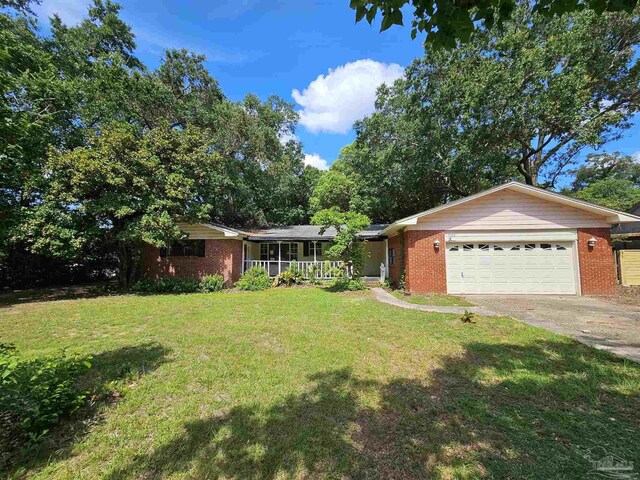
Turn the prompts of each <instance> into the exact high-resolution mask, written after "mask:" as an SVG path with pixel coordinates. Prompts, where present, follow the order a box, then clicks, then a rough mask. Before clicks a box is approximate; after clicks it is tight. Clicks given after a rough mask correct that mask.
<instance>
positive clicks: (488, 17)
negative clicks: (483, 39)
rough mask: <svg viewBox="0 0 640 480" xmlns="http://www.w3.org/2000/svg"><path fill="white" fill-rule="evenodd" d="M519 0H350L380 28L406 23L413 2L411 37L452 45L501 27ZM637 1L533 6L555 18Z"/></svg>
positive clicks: (543, 1) (547, 1)
mask: <svg viewBox="0 0 640 480" xmlns="http://www.w3.org/2000/svg"><path fill="white" fill-rule="evenodd" d="M516 3H517V2H516V0H471V1H464V2H461V1H458V0H438V1H434V0H350V6H351V8H352V9H354V10H355V11H356V22H359V21H361V20H363V19H366V20H367V22H369V24H371V23H372V22H373V20H374V18H376V16H377V15H378V13H380V14H381V16H382V21H381V24H380V31H381V32H383V31H385V30H387V29H388V28H390V27H391V26H393V25H403V24H404V14H403V11H402V10H403V8H405V7H407V8H408V6H409V5H410V6H411V7H412V8H413V12H412V15H411V17H412V18H411V38H415V37H416V36H417V35H418V32H420V33H425V34H426V39H425V44H429V45H432V46H443V45H444V46H447V47H449V48H453V47H454V46H455V45H456V41H462V42H467V41H468V40H469V38H470V36H471V35H472V33H473V32H474V31H476V30H477V29H481V28H491V27H492V26H493V25H494V24H497V26H498V27H501V26H502V24H503V22H504V21H506V20H509V19H511V15H512V13H513V10H514V9H515V7H516ZM636 4H637V1H636V0H615V1H614V0H605V1H586V2H585V1H583V0H534V1H532V2H530V5H531V7H532V8H533V10H534V11H535V12H537V13H540V14H541V15H544V16H546V17H553V16H555V15H561V14H563V13H572V12H578V11H582V10H584V9H589V10H591V11H593V12H595V13H596V14H601V13H602V12H605V11H606V12H618V11H626V12H632V11H633V9H634V8H635V6H636Z"/></svg>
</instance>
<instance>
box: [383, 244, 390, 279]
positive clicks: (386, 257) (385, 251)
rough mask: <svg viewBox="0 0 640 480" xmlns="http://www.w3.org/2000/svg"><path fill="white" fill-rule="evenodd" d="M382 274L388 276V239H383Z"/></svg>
mask: <svg viewBox="0 0 640 480" xmlns="http://www.w3.org/2000/svg"><path fill="white" fill-rule="evenodd" d="M384 276H385V278H389V239H388V238H385V239H384Z"/></svg>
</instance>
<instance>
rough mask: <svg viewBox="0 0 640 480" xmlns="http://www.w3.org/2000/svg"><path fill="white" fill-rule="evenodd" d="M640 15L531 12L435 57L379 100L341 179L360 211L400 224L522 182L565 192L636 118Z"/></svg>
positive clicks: (359, 127)
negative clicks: (564, 179)
mask: <svg viewBox="0 0 640 480" xmlns="http://www.w3.org/2000/svg"><path fill="white" fill-rule="evenodd" d="M639 45H640V21H639V20H638V16H637V15H629V14H627V13H605V14H603V15H596V14H595V13H594V12H593V11H590V10H586V11H583V12H576V13H574V14H572V15H564V16H562V17H557V18H546V17H542V16H540V15H539V14H535V13H533V12H532V11H531V10H530V9H528V8H527V7H526V6H519V7H518V8H517V9H516V10H515V11H514V13H513V18H512V20H509V21H507V22H505V24H504V26H503V28H502V29H500V30H496V31H491V32H487V31H485V30H480V31H477V32H475V33H473V35H472V36H471V38H470V40H469V42H468V43H467V44H464V45H462V46H460V47H459V48H457V49H455V50H443V49H435V50H434V49H428V50H427V51H426V53H425V56H424V57H423V58H422V59H419V60H416V61H414V62H413V64H411V65H410V66H409V67H408V68H407V70H406V73H405V75H404V77H403V78H402V79H401V80H399V81H398V82H396V83H395V84H394V85H392V86H383V87H381V88H380V89H379V91H378V98H377V102H376V111H375V112H374V113H373V114H372V115H371V116H369V117H367V118H366V119H365V120H363V121H361V122H358V123H356V127H355V128H356V133H357V138H356V141H355V143H354V144H353V145H352V146H351V147H350V148H348V149H347V150H346V151H345V152H343V153H342V155H341V156H342V163H341V165H340V171H341V172H342V173H345V174H346V175H347V176H349V178H351V179H352V180H353V182H354V188H353V193H352V201H351V208H353V209H354V210H356V211H358V212H361V213H363V214H366V215H368V216H369V217H370V218H372V219H373V221H375V222H380V221H390V220H395V219H398V218H402V217H404V216H407V215H410V214H413V213H415V212H416V211H420V210H426V209H428V208H431V207H434V206H436V205H439V204H442V203H445V202H447V201H450V200H453V199H456V198H460V197H462V196H466V195H469V194H473V193H476V192H478V191H480V190H483V189H485V188H488V187H491V186H493V185H496V184H500V183H503V182H505V181H508V180H512V179H521V180H523V181H525V182H527V183H530V184H534V185H539V186H542V187H549V188H551V187H553V186H554V185H555V184H556V182H557V179H558V178H559V177H560V176H561V175H562V174H563V173H564V172H567V170H568V169H570V168H571V166H572V165H573V164H574V162H575V161H576V159H577V158H579V154H580V153H581V152H582V151H583V150H584V149H585V148H591V147H602V146H603V145H605V144H606V143H607V142H609V141H611V140H614V139H616V138H618V137H619V135H620V134H621V132H622V131H624V129H626V128H628V126H629V122H630V120H631V119H632V116H633V115H634V113H635V112H637V111H638V102H637V92H638V88H637V86H638V83H639V82H640V68H638V66H639V64H638V61H639V59H638V57H637V56H636V55H635V53H634V52H635V51H636V49H637V48H638V46H639Z"/></svg>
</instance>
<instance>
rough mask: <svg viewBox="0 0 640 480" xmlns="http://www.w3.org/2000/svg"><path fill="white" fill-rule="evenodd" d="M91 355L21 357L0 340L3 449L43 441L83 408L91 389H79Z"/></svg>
mask: <svg viewBox="0 0 640 480" xmlns="http://www.w3.org/2000/svg"><path fill="white" fill-rule="evenodd" d="M89 360H90V359H89V358H80V357H78V356H71V357H69V356H67V355H66V354H65V352H64V351H63V352H61V353H60V354H58V355H57V356H53V357H45V358H38V359H35V360H21V359H20V358H19V357H18V356H17V354H16V351H15V348H14V347H13V346H11V345H6V344H2V343H0V432H2V433H1V434H0V451H5V452H8V451H10V450H13V449H15V448H16V447H18V446H22V445H24V443H25V437H26V443H27V444H28V443H33V442H35V441H37V440H40V439H41V438H42V437H43V436H44V435H45V434H46V433H47V432H48V431H49V429H50V428H51V427H52V426H53V425H55V424H56V423H57V422H59V421H60V420H61V419H62V418H63V417H65V416H68V415H69V414H71V413H73V412H74V411H75V410H77V409H78V408H79V407H81V406H82V405H83V404H84V402H85V399H86V398H87V396H88V392H86V391H83V390H81V389H79V388H78V386H77V383H78V379H79V377H80V376H81V375H83V374H84V373H86V372H87V371H88V370H89V369H90V368H91V363H90V361H89Z"/></svg>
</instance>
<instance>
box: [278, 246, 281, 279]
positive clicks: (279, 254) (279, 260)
mask: <svg viewBox="0 0 640 480" xmlns="http://www.w3.org/2000/svg"><path fill="white" fill-rule="evenodd" d="M281 271H282V242H280V241H278V275H280V273H281Z"/></svg>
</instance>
